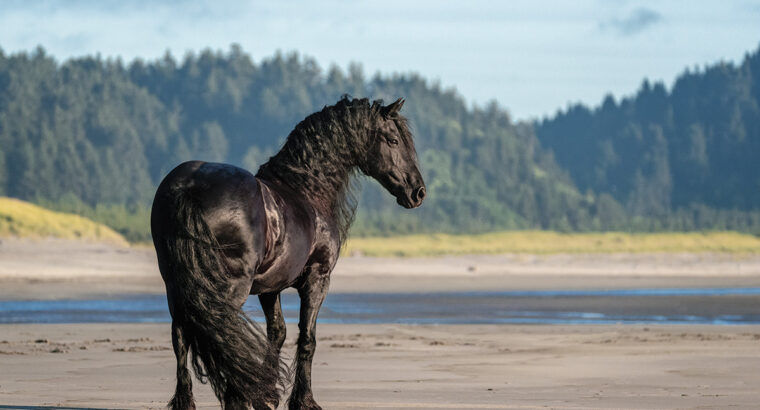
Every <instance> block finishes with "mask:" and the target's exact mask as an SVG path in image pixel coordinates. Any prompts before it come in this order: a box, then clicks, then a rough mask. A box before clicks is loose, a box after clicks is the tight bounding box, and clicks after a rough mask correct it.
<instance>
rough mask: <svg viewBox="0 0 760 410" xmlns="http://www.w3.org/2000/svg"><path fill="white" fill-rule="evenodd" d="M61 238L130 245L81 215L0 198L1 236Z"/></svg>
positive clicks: (108, 229) (121, 237)
mask: <svg viewBox="0 0 760 410" xmlns="http://www.w3.org/2000/svg"><path fill="white" fill-rule="evenodd" d="M9 236H14V237H21V238H51V237H52V238H62V239H80V240H88V241H94V242H108V243H113V244H118V245H124V246H126V245H128V242H127V240H126V239H124V237H123V236H121V235H119V234H118V233H117V232H116V231H114V230H113V229H111V228H109V227H107V226H105V225H103V224H99V223H97V222H93V221H91V220H89V219H87V218H83V217H81V216H79V215H74V214H68V213H63V212H55V211H51V210H48V209H45V208H42V207H39V206H37V205H34V204H31V203H29V202H25V201H21V200H18V199H14V198H6V197H0V237H9Z"/></svg>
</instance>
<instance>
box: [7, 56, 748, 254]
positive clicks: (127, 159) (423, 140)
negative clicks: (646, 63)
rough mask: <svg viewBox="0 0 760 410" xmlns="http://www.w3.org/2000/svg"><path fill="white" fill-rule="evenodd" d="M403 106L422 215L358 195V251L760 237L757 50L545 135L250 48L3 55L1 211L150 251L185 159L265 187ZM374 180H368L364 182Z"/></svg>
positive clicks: (445, 96)
mask: <svg viewBox="0 0 760 410" xmlns="http://www.w3.org/2000/svg"><path fill="white" fill-rule="evenodd" d="M343 94H350V95H353V96H356V97H369V98H372V99H385V100H386V101H390V100H392V99H395V98H397V97H400V96H403V97H405V98H406V100H407V103H406V105H405V106H404V109H403V114H404V115H406V116H408V117H409V119H410V122H411V125H412V129H413V132H414V134H415V136H416V141H417V151H418V153H419V159H420V162H421V166H422V172H423V175H424V177H425V180H426V182H427V185H428V195H427V199H426V203H425V204H424V206H422V207H421V208H420V209H416V210H404V209H401V208H400V207H399V206H397V205H396V203H395V201H394V199H393V198H392V197H391V196H390V195H388V194H387V193H386V192H383V190H382V189H381V188H380V187H379V185H378V184H376V183H374V182H365V183H364V189H363V191H362V193H361V197H360V206H359V213H358V216H357V221H356V223H355V225H354V230H353V234H355V235H378V234H379V235H385V234H404V233H418V232H448V233H477V232H486V231H498V230H507V229H553V230H560V231H600V230H601V231H603V230H621V231H658V230H714V229H733V230H740V231H744V232H754V233H758V232H760V166H758V163H760V162H759V161H757V158H758V154H760V108H758V107H760V50H758V51H756V52H755V53H753V54H751V55H748V56H747V58H746V59H745V61H744V62H743V63H742V64H741V65H740V66H733V65H731V64H717V65H715V66H712V67H708V68H706V69H704V70H701V71H699V70H698V71H695V72H686V73H684V74H683V75H682V76H681V77H679V79H678V80H677V81H676V83H675V85H674V86H673V88H672V89H671V90H668V89H666V88H665V87H664V86H663V85H662V84H654V85H652V84H650V83H648V82H645V83H644V85H643V86H642V88H641V90H640V91H639V92H638V93H637V94H636V95H635V96H633V97H630V98H626V99H624V100H622V101H620V102H617V101H615V100H614V99H612V98H608V99H606V100H605V102H604V103H603V104H602V105H601V106H600V107H597V108H594V109H591V108H588V107H585V106H583V105H576V106H573V107H570V108H568V109H567V110H565V111H562V112H559V113H558V114H557V115H556V116H555V117H553V118H549V119H546V120H544V121H541V122H539V123H536V124H521V123H517V124H516V123H514V122H513V121H512V120H511V118H510V117H509V115H508V113H507V111H506V110H505V109H503V108H501V107H499V106H498V105H497V104H495V103H494V104H491V105H488V106H486V107H468V106H467V105H466V104H465V102H464V100H463V98H462V97H461V96H459V95H458V94H457V93H456V92H455V91H454V90H446V89H441V87H440V86H439V85H438V84H436V83H431V82H429V81H427V80H425V79H424V78H421V77H420V76H418V75H415V74H409V75H393V76H382V75H376V76H374V77H372V78H367V77H365V75H364V73H363V71H362V70H361V68H360V67H359V66H356V65H353V66H351V67H349V68H348V70H347V71H344V70H341V69H339V68H337V67H330V68H329V69H327V70H324V69H323V68H321V67H319V66H318V65H317V64H316V62H314V61H313V60H311V59H309V58H303V57H299V56H298V55H296V54H289V55H282V54H277V55H275V56H273V57H271V58H267V59H263V60H260V61H258V62H254V61H253V60H252V59H251V57H250V56H248V55H247V54H245V53H244V52H243V51H242V50H241V49H240V48H239V47H237V46H233V47H231V49H230V50H229V51H227V52H212V51H205V52H202V53H201V54H199V55H188V56H186V57H185V58H183V59H182V60H177V59H175V58H173V57H172V56H170V55H167V56H165V57H164V58H162V59H160V60H157V61H149V62H146V61H141V60H138V61H134V62H132V63H130V64H128V65H125V64H124V63H123V62H122V61H120V60H102V59H100V58H98V57H84V58H79V59H73V60H67V61H65V62H62V63H59V62H57V61H55V60H54V59H53V58H51V57H50V56H47V55H46V54H45V52H44V50H42V49H38V50H36V51H34V52H33V53H18V54H14V55H5V54H4V53H2V51H0V194H2V195H6V196H11V197H16V198H21V199H25V200H28V201H32V202H35V203H38V204H43V205H44V206H46V207H49V208H54V209H58V210H63V211H69V212H73V213H77V214H79V215H84V216H86V217H88V218H90V219H92V220H95V221H98V222H101V223H105V224H108V225H109V226H111V227H113V228H114V229H115V230H117V231H118V232H119V233H121V234H122V235H124V236H125V237H127V239H129V240H131V241H147V240H149V239H150V232H149V226H148V215H149V207H150V202H151V200H152V196H153V192H154V190H155V187H156V185H157V184H158V182H159V181H160V180H161V178H162V177H163V176H164V175H165V174H166V173H167V172H168V171H169V170H170V169H172V168H173V167H174V166H176V165H177V164H179V163H180V162H182V161H184V160H188V159H201V160H208V161H225V162H231V163H233V164H237V165H240V166H243V167H245V168H247V169H249V170H251V171H256V169H257V168H258V166H259V165H260V164H261V163H262V162H264V161H265V160H266V159H267V158H268V156H270V155H272V154H273V153H274V152H275V151H276V150H277V149H278V148H279V146H280V144H281V143H282V141H283V140H284V138H285V136H286V135H287V134H288V133H289V132H290V130H291V129H292V128H293V127H294V126H295V125H296V123H298V122H299V121H300V120H301V119H303V118H304V117H305V116H306V115H308V114H310V113H312V112H314V111H316V110H318V109H321V108H322V107H323V106H324V105H330V104H333V103H334V102H336V101H337V100H338V99H339V98H340V96H341V95H343ZM365 180H366V179H365Z"/></svg>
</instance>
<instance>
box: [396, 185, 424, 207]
mask: <svg viewBox="0 0 760 410" xmlns="http://www.w3.org/2000/svg"><path fill="white" fill-rule="evenodd" d="M423 199H425V187H424V186H421V187H418V188H415V189H413V190H412V192H411V194H409V193H406V192H405V193H404V195H402V196H397V197H396V203H397V204H399V205H401V206H403V207H404V208H407V209H411V208H417V207H418V206H420V205H422V200H423Z"/></svg>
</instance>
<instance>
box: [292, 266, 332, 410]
mask: <svg viewBox="0 0 760 410" xmlns="http://www.w3.org/2000/svg"><path fill="white" fill-rule="evenodd" d="M329 284H330V272H329V271H328V272H320V270H319V269H311V270H310V272H309V274H308V275H306V278H305V280H304V283H303V284H302V285H301V286H300V287H299V289H298V295H299V296H300V297H301V313H300V318H299V321H298V331H299V333H298V348H297V350H296V375H295V380H294V382H293V391H292V393H291V394H290V400H289V402H288V408H289V409H290V410H296V409H298V410H300V409H310V410H313V409H321V407H320V406H319V405H318V404H317V403H316V402H315V401H314V395H313V394H312V392H311V362H312V360H313V359H314V350H315V349H316V346H317V337H316V332H315V330H316V324H317V314H318V313H319V308H320V306H322V301H324V300H325V296H327V288H328V286H329Z"/></svg>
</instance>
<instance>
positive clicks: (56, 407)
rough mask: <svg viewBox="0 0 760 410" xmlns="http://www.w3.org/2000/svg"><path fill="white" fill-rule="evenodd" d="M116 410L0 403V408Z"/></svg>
mask: <svg viewBox="0 0 760 410" xmlns="http://www.w3.org/2000/svg"><path fill="white" fill-rule="evenodd" d="M6 409H7V410H53V409H55V410H116V409H105V408H98V407H67V406H14V405H5V404H0V410H6Z"/></svg>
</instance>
